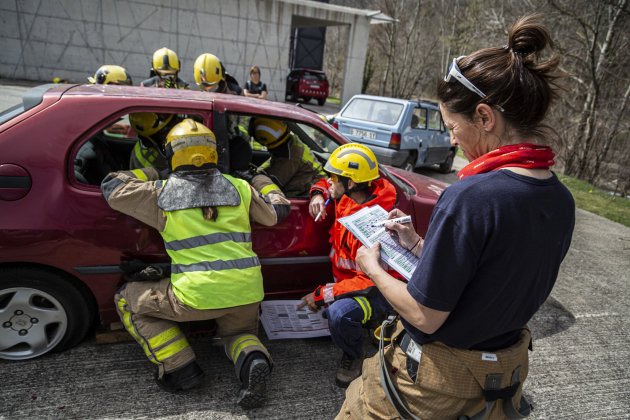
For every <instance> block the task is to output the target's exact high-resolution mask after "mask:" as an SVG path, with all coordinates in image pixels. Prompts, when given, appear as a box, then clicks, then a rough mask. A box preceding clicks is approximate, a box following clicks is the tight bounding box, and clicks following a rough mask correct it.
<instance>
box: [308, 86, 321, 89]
mask: <svg viewBox="0 0 630 420" xmlns="http://www.w3.org/2000/svg"><path fill="white" fill-rule="evenodd" d="M308 87H310V88H311V89H319V85H308Z"/></svg>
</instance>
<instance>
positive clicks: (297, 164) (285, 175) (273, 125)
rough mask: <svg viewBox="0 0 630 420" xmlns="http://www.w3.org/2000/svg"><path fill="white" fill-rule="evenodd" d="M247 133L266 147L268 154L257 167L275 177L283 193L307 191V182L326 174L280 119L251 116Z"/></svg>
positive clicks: (303, 193)
mask: <svg viewBox="0 0 630 420" xmlns="http://www.w3.org/2000/svg"><path fill="white" fill-rule="evenodd" d="M249 135H250V136H251V137H252V138H253V139H254V140H256V142H258V143H259V144H261V145H263V146H265V147H266V148H267V150H269V153H270V154H271V158H270V159H269V160H267V161H266V162H265V163H263V164H262V165H260V170H261V171H264V173H266V174H267V175H269V176H270V177H271V178H272V179H273V180H274V181H276V184H278V185H279V186H280V188H281V189H282V191H284V193H285V194H286V195H287V197H296V196H306V195H308V191H309V189H310V187H311V185H313V184H314V183H315V182H317V181H318V180H319V179H322V178H324V177H325V176H326V174H325V173H324V171H323V169H322V166H321V165H320V164H319V162H318V161H317V159H316V158H315V155H313V152H312V151H311V149H310V148H309V147H308V146H307V145H306V144H304V143H303V142H302V141H301V140H300V139H299V138H298V136H296V135H295V134H293V133H292V132H291V130H289V127H288V126H287V124H286V123H285V122H284V121H281V120H276V119H271V118H263V117H255V118H252V119H251V121H250V123H249Z"/></svg>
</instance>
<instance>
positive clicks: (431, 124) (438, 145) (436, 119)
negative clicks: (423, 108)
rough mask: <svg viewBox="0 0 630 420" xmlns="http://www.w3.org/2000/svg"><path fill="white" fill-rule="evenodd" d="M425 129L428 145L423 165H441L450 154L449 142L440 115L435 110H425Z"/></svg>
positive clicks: (438, 111) (437, 110)
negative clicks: (426, 130)
mask: <svg viewBox="0 0 630 420" xmlns="http://www.w3.org/2000/svg"><path fill="white" fill-rule="evenodd" d="M427 129H428V138H429V144H428V145H427V152H426V160H425V164H427V165H429V164H435V163H442V162H444V160H446V158H447V156H448V154H449V153H450V147H451V145H450V140H449V137H448V135H447V134H446V135H445V131H444V123H443V122H442V115H441V114H440V110H439V109H437V108H427Z"/></svg>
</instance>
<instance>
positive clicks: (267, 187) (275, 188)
mask: <svg viewBox="0 0 630 420" xmlns="http://www.w3.org/2000/svg"><path fill="white" fill-rule="evenodd" d="M271 191H281V190H280V187H278V186H277V185H276V184H269V185H265V186H264V187H262V189H261V190H260V193H261V194H262V195H267V194H269V193H270V192H271Z"/></svg>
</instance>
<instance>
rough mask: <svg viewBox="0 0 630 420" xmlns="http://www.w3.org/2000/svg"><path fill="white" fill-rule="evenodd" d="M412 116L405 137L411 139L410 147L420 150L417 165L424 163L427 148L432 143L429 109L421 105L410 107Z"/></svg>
mask: <svg viewBox="0 0 630 420" xmlns="http://www.w3.org/2000/svg"><path fill="white" fill-rule="evenodd" d="M410 110H411V118H410V124H409V129H408V130H406V133H407V134H406V135H405V137H406V138H408V139H409V146H408V147H409V148H413V149H416V150H417V151H418V159H417V161H416V162H417V163H416V166H419V165H423V164H424V163H425V161H426V158H427V149H428V146H429V144H430V133H429V131H428V130H427V109H426V108H423V107H422V106H420V105H416V106H413V107H411V108H410Z"/></svg>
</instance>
